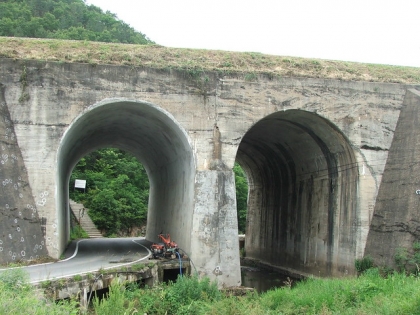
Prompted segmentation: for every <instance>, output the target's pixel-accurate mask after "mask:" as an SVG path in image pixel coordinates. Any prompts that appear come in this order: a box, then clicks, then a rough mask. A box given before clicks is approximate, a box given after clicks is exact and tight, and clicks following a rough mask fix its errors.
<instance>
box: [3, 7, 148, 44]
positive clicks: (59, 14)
mask: <svg viewBox="0 0 420 315" xmlns="http://www.w3.org/2000/svg"><path fill="white" fill-rule="evenodd" d="M0 36H10V37H12V36H13V37H34V38H57V39H73V40H89V41H100V42H114V43H127V44H153V42H152V41H151V40H150V39H148V38H147V37H146V36H145V35H144V34H142V33H140V32H137V31H135V30H134V29H133V28H132V27H130V26H129V25H128V24H126V23H124V22H123V21H121V20H119V19H118V18H117V16H116V15H115V14H113V13H111V12H109V11H107V12H103V11H102V9H100V8H99V7H96V6H94V5H87V4H86V3H85V2H84V1H83V0H19V1H16V0H2V1H0Z"/></svg>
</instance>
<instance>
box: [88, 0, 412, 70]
mask: <svg viewBox="0 0 420 315" xmlns="http://www.w3.org/2000/svg"><path fill="white" fill-rule="evenodd" d="M86 3H87V4H93V5H95V6H98V7H100V8H101V9H102V10H103V11H104V12H106V11H110V12H112V13H114V14H116V15H117V18H118V19H120V20H122V21H124V22H125V23H127V24H129V25H130V26H131V27H133V28H134V29H135V30H136V31H139V32H141V33H143V34H145V35H146V36H147V37H148V38H149V39H151V40H153V41H154V42H156V43H157V44H159V45H162V46H166V47H178V48H198V49H211V50H225V51H242V52H260V53H263V54H270V55H278V56H292V57H305V58H316V59H328V60H342V61H355V62H363V63H376V64H389V65H401V66H412V67H420V1H419V0H398V1H397V0H352V1H349V0H345V1H344V0H258V1H256V0H240V1H239V0H211V1H208V0H147V1H142V0H86Z"/></svg>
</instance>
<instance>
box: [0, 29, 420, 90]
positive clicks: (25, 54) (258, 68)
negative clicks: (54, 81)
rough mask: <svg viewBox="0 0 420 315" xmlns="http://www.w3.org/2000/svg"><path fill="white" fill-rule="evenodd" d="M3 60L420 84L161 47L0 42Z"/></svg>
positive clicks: (412, 78)
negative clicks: (32, 60) (31, 60)
mask: <svg viewBox="0 0 420 315" xmlns="http://www.w3.org/2000/svg"><path fill="white" fill-rule="evenodd" d="M0 58H12V59H21V60H27V59H34V60H45V61H56V62H69V63H71V62H74V63H89V64H93V65H95V64H112V65H129V66H130V65H131V66H134V67H150V68H155V69H176V70H181V71H190V72H191V71H193V72H194V74H198V75H205V72H206V71H215V72H221V73H223V74H230V73H232V74H243V76H244V79H245V80H248V81H256V80H257V79H258V75H268V76H270V77H272V78H275V77H309V78H325V79H339V80H348V81H369V82H389V83H404V84H419V83H420V68H417V67H402V66H390V65H379V64H363V63H356V62H346V61H333V60H322V59H308V58H298V57H284V56H274V55H264V54H261V53H257V52H230V51H220V50H202V49H186V48H168V47H163V46H159V45H131V44H117V43H101V42H90V41H73V40H57V39H34V38H16V37H0Z"/></svg>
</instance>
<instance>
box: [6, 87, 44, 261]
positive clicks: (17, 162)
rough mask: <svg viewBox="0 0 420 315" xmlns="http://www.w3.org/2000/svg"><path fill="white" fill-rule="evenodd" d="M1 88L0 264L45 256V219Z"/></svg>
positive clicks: (42, 196) (40, 196) (41, 195)
mask: <svg viewBox="0 0 420 315" xmlns="http://www.w3.org/2000/svg"><path fill="white" fill-rule="evenodd" d="M4 89H5V86H4V85H2V84H0V116H1V119H0V135H1V140H0V149H1V150H0V152H1V156H0V191H1V194H0V264H5V263H17V262H19V261H20V260H34V259H38V258H40V257H45V256H46V255H47V246H46V244H45V232H46V231H45V219H43V220H41V219H40V217H39V215H38V211H37V204H36V203H35V200H34V196H33V194H32V189H31V186H30V185H29V182H28V175H27V170H26V168H25V163H24V161H23V159H22V154H21V151H20V148H19V146H18V143H17V139H16V134H15V131H14V124H13V122H12V120H11V117H10V113H9V109H8V106H7V103H6V100H5V97H4ZM39 198H41V202H42V199H44V198H48V194H47V195H46V194H45V193H44V192H41V194H40V195H39Z"/></svg>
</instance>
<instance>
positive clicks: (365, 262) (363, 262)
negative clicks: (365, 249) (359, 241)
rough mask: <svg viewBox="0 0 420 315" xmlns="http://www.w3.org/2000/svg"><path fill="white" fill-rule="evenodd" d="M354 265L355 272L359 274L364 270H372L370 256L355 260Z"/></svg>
mask: <svg viewBox="0 0 420 315" xmlns="http://www.w3.org/2000/svg"><path fill="white" fill-rule="evenodd" d="M354 265H355V268H356V270H357V272H358V273H359V274H361V273H363V272H365V271H366V270H368V269H370V268H373V259H372V257H370V256H365V257H363V258H362V259H356V260H355V262H354Z"/></svg>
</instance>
